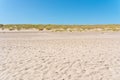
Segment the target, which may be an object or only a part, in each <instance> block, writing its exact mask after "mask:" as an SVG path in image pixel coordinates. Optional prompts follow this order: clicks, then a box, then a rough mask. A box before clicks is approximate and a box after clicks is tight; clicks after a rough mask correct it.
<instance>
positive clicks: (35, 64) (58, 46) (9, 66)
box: [0, 32, 120, 80]
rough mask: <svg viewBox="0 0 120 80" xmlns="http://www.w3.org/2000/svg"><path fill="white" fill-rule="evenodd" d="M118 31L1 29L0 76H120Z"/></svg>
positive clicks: (51, 79)
mask: <svg viewBox="0 0 120 80" xmlns="http://www.w3.org/2000/svg"><path fill="white" fill-rule="evenodd" d="M119 79H120V32H105V33H102V32H81V33H80V32H1V33H0V80H119Z"/></svg>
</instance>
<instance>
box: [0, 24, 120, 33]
mask: <svg viewBox="0 0 120 80" xmlns="http://www.w3.org/2000/svg"><path fill="white" fill-rule="evenodd" d="M0 29H2V30H5V29H8V30H28V29H37V30H39V31H43V30H50V31H53V32H63V31H69V32H74V31H79V32H82V31H120V25H118V24H111V25H54V24H47V25H43V24H6V25H3V24H0Z"/></svg>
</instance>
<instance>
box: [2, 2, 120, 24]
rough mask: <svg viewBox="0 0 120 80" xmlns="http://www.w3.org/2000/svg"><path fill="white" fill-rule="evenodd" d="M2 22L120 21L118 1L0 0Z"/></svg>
mask: <svg viewBox="0 0 120 80" xmlns="http://www.w3.org/2000/svg"><path fill="white" fill-rule="evenodd" d="M0 23H3V24H120V0H0Z"/></svg>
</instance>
